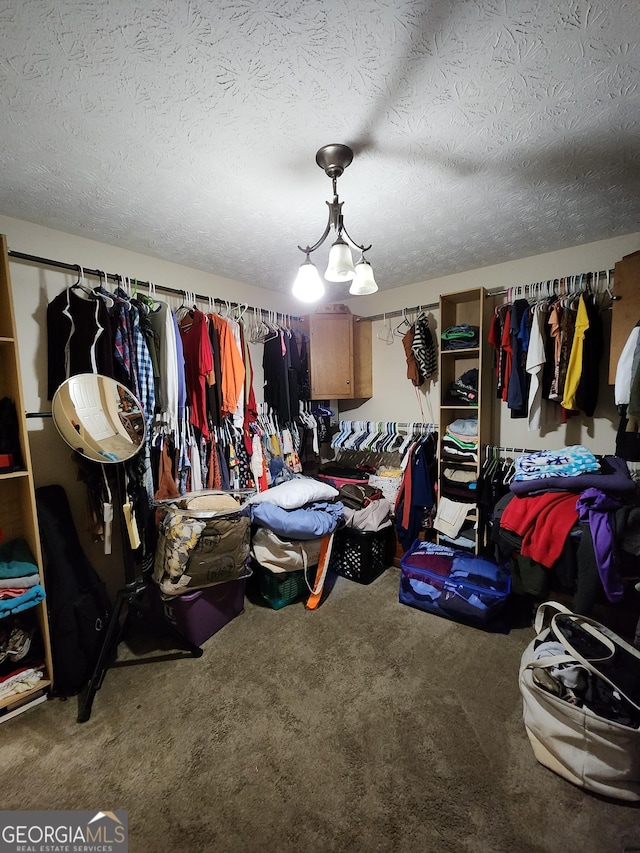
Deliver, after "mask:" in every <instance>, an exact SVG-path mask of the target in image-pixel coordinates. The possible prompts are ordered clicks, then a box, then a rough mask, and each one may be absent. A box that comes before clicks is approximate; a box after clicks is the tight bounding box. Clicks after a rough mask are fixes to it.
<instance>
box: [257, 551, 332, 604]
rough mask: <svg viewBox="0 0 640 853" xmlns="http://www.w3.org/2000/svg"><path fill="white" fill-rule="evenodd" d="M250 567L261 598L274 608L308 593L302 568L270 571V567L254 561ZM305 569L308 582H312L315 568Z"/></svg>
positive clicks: (298, 599)
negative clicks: (292, 570) (291, 570)
mask: <svg viewBox="0 0 640 853" xmlns="http://www.w3.org/2000/svg"><path fill="white" fill-rule="evenodd" d="M252 568H253V571H254V575H255V577H256V579H257V586H258V590H259V592H260V596H261V598H262V599H263V600H264V601H265V602H266V603H267V604H268V605H269V606H270V607H273V609H274V610H280V609H281V608H282V607H286V606H287V604H295V603H296V602H297V601H302V600H303V599H306V598H307V597H308V596H309V594H310V590H309V586H308V585H307V580H306V578H305V571H304V569H300V570H298V571H294V572H272V571H271V569H267V568H266V567H265V566H261V565H260V564H259V563H256V562H255V561H254V562H253V563H252ZM307 571H308V573H309V574H308V578H309V583H313V582H314V580H315V576H316V569H315V568H309V569H307Z"/></svg>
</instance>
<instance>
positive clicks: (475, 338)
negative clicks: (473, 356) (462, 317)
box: [441, 323, 480, 350]
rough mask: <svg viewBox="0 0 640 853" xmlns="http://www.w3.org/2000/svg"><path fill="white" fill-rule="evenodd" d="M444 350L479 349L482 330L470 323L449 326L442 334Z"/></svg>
mask: <svg viewBox="0 0 640 853" xmlns="http://www.w3.org/2000/svg"><path fill="white" fill-rule="evenodd" d="M441 338H442V349H443V350H454V349H469V348H471V347H477V346H478V343H479V341H480V329H479V327H478V326H471V325H469V324H468V323H459V324H458V325H455V326H449V327H448V328H447V329H445V330H444V331H443V332H442V335H441Z"/></svg>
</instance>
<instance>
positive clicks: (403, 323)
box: [394, 308, 412, 338]
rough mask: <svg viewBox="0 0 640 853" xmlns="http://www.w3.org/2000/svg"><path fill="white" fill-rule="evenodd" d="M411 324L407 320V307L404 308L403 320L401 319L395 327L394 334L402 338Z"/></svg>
mask: <svg viewBox="0 0 640 853" xmlns="http://www.w3.org/2000/svg"><path fill="white" fill-rule="evenodd" d="M411 326H412V324H411V323H410V322H409V321H408V320H407V309H406V308H403V309H402V320H400V322H399V323H398V325H397V326H396V327H395V329H394V334H395V335H396V336H397V337H398V338H402V337H404V336H405V334H406V333H407V332H408V331H409V329H410V328H411Z"/></svg>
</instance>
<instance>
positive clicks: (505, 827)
mask: <svg viewBox="0 0 640 853" xmlns="http://www.w3.org/2000/svg"><path fill="white" fill-rule="evenodd" d="M397 587H398V570H397V569H390V570H389V571H387V572H386V573H385V574H384V575H382V576H381V577H380V578H378V580H376V581H375V582H374V583H373V584H371V585H370V586H360V585H358V584H355V583H352V582H350V581H348V580H345V579H343V578H339V579H338V581H337V582H336V584H335V587H334V588H333V590H332V591H331V594H330V595H329V597H328V598H327V599H326V601H325V602H324V603H323V605H322V607H321V608H320V609H319V610H318V611H316V612H308V611H306V610H305V609H304V606H303V605H302V604H295V605H291V606H289V607H286V608H284V609H282V610H280V611H273V610H270V609H268V608H265V607H261V606H259V605H257V604H255V603H251V602H247V604H246V608H245V611H244V613H243V614H241V615H240V616H238V617H237V618H236V619H234V620H233V621H232V622H230V623H229V624H228V625H227V626H226V627H225V628H223V629H222V630H221V631H220V632H219V633H218V634H216V635H215V636H214V637H212V638H211V639H210V640H208V641H207V642H206V643H205V645H204V649H205V653H204V656H203V657H202V658H200V659H192V658H181V659H173V660H169V661H162V662H148V661H146V662H144V663H140V662H138V663H136V664H135V665H118V666H114V667H112V668H111V669H110V670H109V671H108V673H107V677H106V679H105V681H104V684H103V686H102V688H101V690H100V691H99V692H98V694H97V696H96V700H95V703H94V707H93V714H92V716H91V719H90V720H89V722H87V723H85V724H82V725H79V724H77V723H76V721H75V716H76V710H77V703H76V700H75V699H71V700H68V701H67V702H62V701H60V700H53V701H50V702H47V703H44V704H42V705H40V706H38V707H36V708H33V709H31V710H30V711H28V712H26V713H25V714H22V715H21V716H19V717H17V718H15V719H13V720H11V721H9V722H7V723H6V724H4V725H3V726H1V727H0V739H1V746H0V758H1V769H0V787H1V790H2V807H3V808H5V809H17V808H22V809H24V808H46V809H73V808H81V809H96V810H97V809H101V810H113V809H125V810H127V811H128V813H129V828H130V830H129V831H130V846H129V849H130V850H131V851H133V853H142V851H156V852H157V853H164V851H167V853H169V851H177V853H182V851H185V853H187V851H189V853H190V852H191V851H216V853H243V852H244V851H247V853H254V851H255V853H329V851H331V853H333V851H336V853H351V851H353V853H360V851H362V853H377V852H378V851H380V853H391V851H394V853H414V851H415V853H432V852H433V853H437V851H451V853H454V851H455V853H460V851H474V852H477V853H527V852H528V851H554V853H555V851H578V850H579V851H583V853H617V852H618V851H620V853H623V851H628V853H631V851H638V850H640V810H639V809H638V808H637V807H635V806H633V805H625V804H621V803H618V802H615V801H608V800H604V799H601V798H598V797H596V796H593V795H590V794H587V793H585V792H583V791H581V790H579V789H577V788H575V787H573V786H572V785H571V784H569V783H568V782H565V781H564V780H562V779H560V778H558V777H557V776H555V775H554V774H552V773H551V772H550V771H548V770H547V769H545V768H544V767H542V766H540V765H539V764H537V762H536V761H535V759H534V757H533V753H532V751H531V748H530V746H529V742H528V740H527V737H526V734H525V731H524V728H523V725H522V719H521V701H520V694H519V690H518V683H517V672H518V664H519V661H520V656H521V653H522V650H523V648H524V647H525V646H526V644H527V643H528V642H529V640H530V638H531V637H532V629H530V628H525V629H516V630H512V631H511V633H510V634H508V635H503V634H489V633H485V632H482V631H478V630H475V629H473V628H469V627H466V626H463V625H459V624H456V623H453V622H449V621H446V620H444V619H441V618H439V617H437V616H432V615H428V614H426V613H422V612H420V611H418V610H414V609H412V608H409V607H406V606H403V605H400V604H398V601H397ZM130 645H132V646H135V643H133V642H132V643H131V644H130ZM127 657H128V655H127V648H126V647H125V646H124V645H122V646H121V658H122V659H123V663H124V664H126V663H128V662H129V661H128V660H127Z"/></svg>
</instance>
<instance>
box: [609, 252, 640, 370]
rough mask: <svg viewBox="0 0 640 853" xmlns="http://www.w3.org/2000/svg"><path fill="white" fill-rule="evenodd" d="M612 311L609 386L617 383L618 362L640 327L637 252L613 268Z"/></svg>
mask: <svg viewBox="0 0 640 853" xmlns="http://www.w3.org/2000/svg"><path fill="white" fill-rule="evenodd" d="M613 295H614V296H615V300H614V302H613V306H612V308H613V311H612V317H611V346H610V349H609V384H610V385H613V384H614V383H615V381H616V368H617V367H618V360H619V359H620V355H621V354H622V350H623V349H624V345H625V344H626V342H627V338H628V337H629V335H630V334H631V329H633V327H634V326H635V325H636V324H637V323H640V252H634V253H633V254H632V255H625V256H624V258H623V259H622V260H621V261H618V263H617V264H616V266H615V271H614V275H613Z"/></svg>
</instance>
